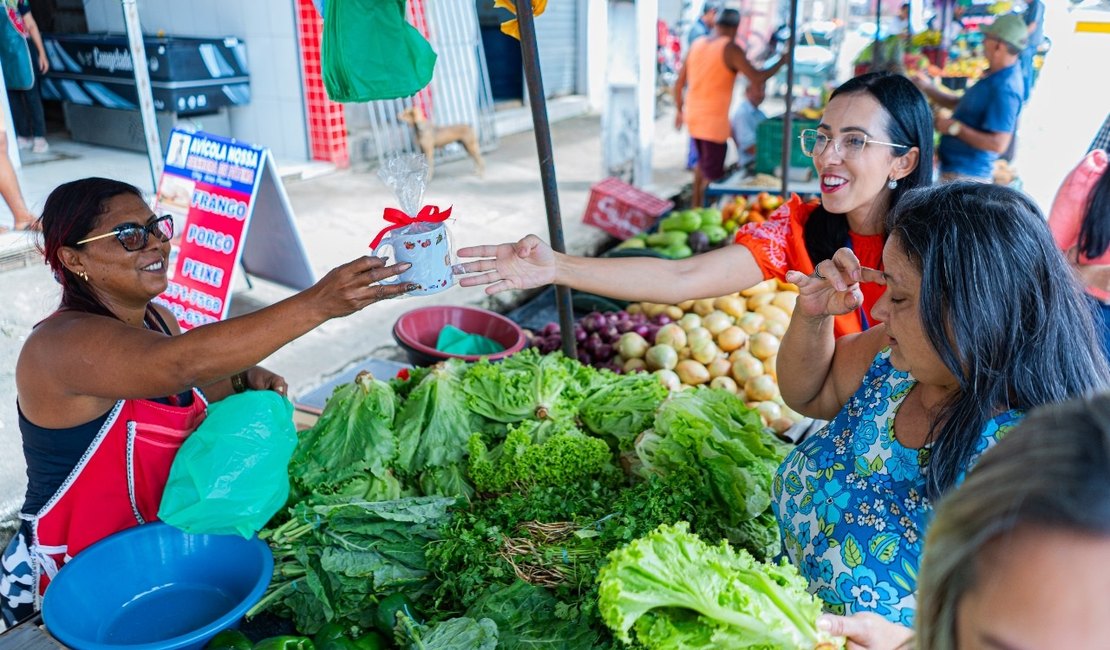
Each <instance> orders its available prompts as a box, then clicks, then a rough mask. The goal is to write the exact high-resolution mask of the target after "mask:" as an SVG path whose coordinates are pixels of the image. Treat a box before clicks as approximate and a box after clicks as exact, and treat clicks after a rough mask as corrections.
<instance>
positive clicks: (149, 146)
mask: <svg viewBox="0 0 1110 650" xmlns="http://www.w3.org/2000/svg"><path fill="white" fill-rule="evenodd" d="M122 2H123V22H124V24H126V25H127V44H128V45H129V46H130V48H131V65H132V67H133V68H134V73H135V90H136V92H137V93H138V97H139V115H140V116H142V120H143V135H144V136H145V137H146V155H147V158H149V159H150V177H151V179H152V182H151V186H152V187H153V188H154V189H155V191H157V190H158V181H159V179H161V178H162V143H161V141H160V139H159V137H158V118H157V117H156V116H155V115H154V93H153V92H152V91H151V89H150V69H149V68H147V62H146V48H145V47H144V45H143V30H142V27H141V25H140V24H139V7H138V5H136V4H135V0H122Z"/></svg>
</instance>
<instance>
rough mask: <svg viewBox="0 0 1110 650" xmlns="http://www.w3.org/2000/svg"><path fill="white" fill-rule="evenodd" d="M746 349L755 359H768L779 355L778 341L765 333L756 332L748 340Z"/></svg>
mask: <svg viewBox="0 0 1110 650" xmlns="http://www.w3.org/2000/svg"><path fill="white" fill-rule="evenodd" d="M748 348H749V349H750V350H751V353H752V356H754V357H755V358H756V359H759V360H761V361H762V360H764V359H770V358H771V357H773V356H775V355H776V354H778V353H779V340H778V339H777V338H775V337H774V336H771V335H770V334H768V333H767V332H756V333H755V334H753V335H752V338H751V339H749V341H748Z"/></svg>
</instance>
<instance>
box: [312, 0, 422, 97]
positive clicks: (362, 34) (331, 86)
mask: <svg viewBox="0 0 1110 650" xmlns="http://www.w3.org/2000/svg"><path fill="white" fill-rule="evenodd" d="M321 47H322V52H321V58H322V59H323V75H324V88H325V89H326V90H327V91H328V97H329V98H331V100H332V101H336V102H368V101H372V100H375V99H397V98H398V97H410V96H412V95H415V94H416V93H417V92H419V91H420V89H422V88H423V87H424V86H427V85H428V82H430V81H431V80H432V69H433V68H434V67H435V63H436V53H435V52H434V51H432V46H431V45H429V44H428V41H426V40H425V39H424V37H423V36H421V34H420V32H418V31H417V30H416V28H415V27H413V26H412V25H410V24H409V23H408V21H406V20H405V0H327V2H326V3H325V4H324V38H323V44H322V46H321Z"/></svg>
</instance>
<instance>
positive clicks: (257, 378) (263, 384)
mask: <svg viewBox="0 0 1110 650" xmlns="http://www.w3.org/2000/svg"><path fill="white" fill-rule="evenodd" d="M247 388H249V389H251V390H272V391H274V392H275V393H277V394H278V395H281V396H283V397H284V396H285V395H286V393H288V392H289V384H287V383H285V377H282V376H281V375H279V374H277V373H274V372H270V371H269V370H266V369H265V368H263V367H262V366H255V367H253V368H250V369H248V370H247Z"/></svg>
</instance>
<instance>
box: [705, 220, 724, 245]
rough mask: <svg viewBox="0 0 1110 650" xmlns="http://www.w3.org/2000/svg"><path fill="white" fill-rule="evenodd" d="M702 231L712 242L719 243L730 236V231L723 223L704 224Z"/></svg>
mask: <svg viewBox="0 0 1110 650" xmlns="http://www.w3.org/2000/svg"><path fill="white" fill-rule="evenodd" d="M701 231H702V232H704V233H705V236H706V237H708V238H709V243H710V244H719V243H721V242H723V241H724V240H725V239H727V238H728V231H727V230H725V227H724V226H722V225H719V224H718V225H710V226H702V228H701Z"/></svg>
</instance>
